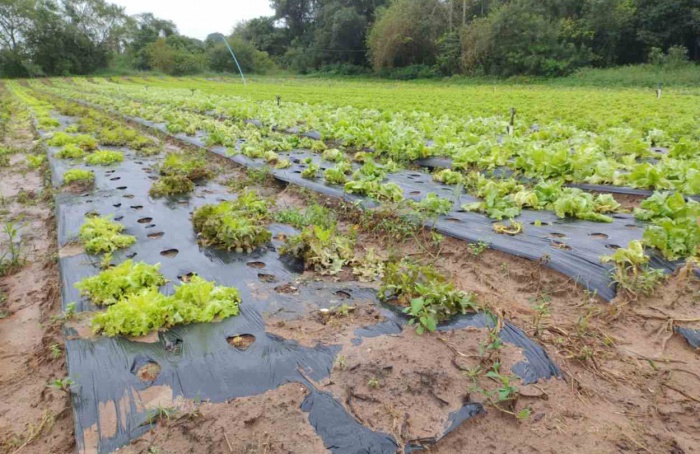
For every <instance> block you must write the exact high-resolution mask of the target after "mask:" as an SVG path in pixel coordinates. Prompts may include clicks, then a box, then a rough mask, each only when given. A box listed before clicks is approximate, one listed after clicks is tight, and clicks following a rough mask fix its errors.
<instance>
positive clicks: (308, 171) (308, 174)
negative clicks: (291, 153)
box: [301, 162, 321, 180]
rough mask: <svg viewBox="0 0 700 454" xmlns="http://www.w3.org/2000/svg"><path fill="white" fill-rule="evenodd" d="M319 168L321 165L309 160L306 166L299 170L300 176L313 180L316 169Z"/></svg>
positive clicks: (316, 175)
mask: <svg viewBox="0 0 700 454" xmlns="http://www.w3.org/2000/svg"><path fill="white" fill-rule="evenodd" d="M319 170H321V166H320V165H318V164H315V163H313V162H310V163H309V164H308V165H307V167H306V168H305V169H304V170H302V171H301V177H302V178H306V179H307V180H314V179H316V178H318V171H319Z"/></svg>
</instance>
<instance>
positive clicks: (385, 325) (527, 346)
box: [355, 304, 561, 385]
mask: <svg viewBox="0 0 700 454" xmlns="http://www.w3.org/2000/svg"><path fill="white" fill-rule="evenodd" d="M382 307H383V308H384V310H382V315H383V316H384V317H385V318H386V320H385V321H384V322H381V323H378V324H376V325H371V326H364V327H361V328H358V329H356V330H355V334H356V335H357V336H358V341H357V342H356V343H355V344H356V345H359V343H360V341H361V340H362V339H363V338H372V337H378V336H386V335H392V334H398V333H400V332H401V331H402V329H403V326H405V325H407V324H408V321H409V317H408V316H407V315H406V314H404V313H403V312H402V311H401V310H400V308H398V307H395V306H391V305H386V304H385V305H382ZM495 326H496V323H495V321H494V320H493V319H492V318H491V317H490V316H488V315H487V314H486V313H485V312H477V313H469V314H464V315H456V316H454V317H452V318H451V319H450V320H447V321H445V322H442V323H440V324H439V325H438V327H437V331H438V332H450V331H455V330H460V329H464V328H467V327H471V328H494V327H495ZM498 337H499V338H500V339H501V340H502V341H503V342H504V343H506V344H511V345H514V346H516V347H518V348H519V349H520V350H521V351H522V353H523V356H524V357H525V361H521V362H519V363H517V364H515V366H514V367H513V369H512V372H513V373H514V374H515V375H517V376H518V377H519V378H520V379H522V381H523V383H524V384H526V385H529V384H532V383H537V381H538V380H540V379H544V380H549V379H550V378H558V377H561V370H560V369H559V367H557V365H556V364H555V363H554V361H552V359H551V358H550V357H549V355H548V354H547V352H546V351H545V350H544V348H542V346H540V345H539V344H538V343H536V342H534V341H533V340H532V339H530V338H529V337H527V335H526V334H525V333H524V332H523V331H522V330H521V329H520V328H518V327H516V326H515V325H513V324H512V323H510V322H508V321H505V322H504V324H503V327H502V328H501V330H500V331H499V333H498Z"/></svg>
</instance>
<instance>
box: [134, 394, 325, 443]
mask: <svg viewBox="0 0 700 454" xmlns="http://www.w3.org/2000/svg"><path fill="white" fill-rule="evenodd" d="M307 394H308V390H307V389H306V388H305V387H304V386H302V385H299V384H296V383H292V384H288V385H284V386H281V387H279V388H277V389H275V390H273V391H269V392H266V393H264V394H261V395H259V396H252V397H244V398H241V399H235V400H232V401H229V402H225V403H220V404H213V403H202V404H198V405H197V404H193V407H192V408H191V409H189V411H187V412H183V413H176V414H174V415H173V416H171V417H170V419H163V420H161V421H160V422H159V424H158V426H157V427H156V428H154V429H153V430H151V431H150V432H148V433H147V434H146V435H144V436H143V437H141V438H139V439H138V440H136V441H134V442H133V443H132V444H131V445H130V446H128V447H126V448H123V449H122V452H124V453H125V454H141V453H143V454H147V453H152V452H163V453H168V454H186V453H187V454H190V453H191V454H199V453H204V452H207V453H209V452H210V453H237V454H238V453H241V454H264V453H267V454H292V453H309V454H321V453H325V452H327V451H326V449H325V448H324V446H323V442H322V441H321V439H320V438H319V437H318V435H316V433H315V432H314V429H313V428H312V427H311V425H310V424H309V421H308V415H307V414H306V413H304V412H303V411H301V408H300V407H301V403H302V401H303V400H304V397H306V395H307Z"/></svg>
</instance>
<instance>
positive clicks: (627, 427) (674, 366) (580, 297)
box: [0, 145, 700, 454]
mask: <svg viewBox="0 0 700 454" xmlns="http://www.w3.org/2000/svg"><path fill="white" fill-rule="evenodd" d="M175 148H176V147H175V146H174V145H171V149H175ZM216 162H217V163H221V164H223V161H219V160H217V161H216ZM226 165H229V166H230V164H226ZM2 171H3V172H7V171H8V170H7V169H3V170H2ZM0 175H4V174H0ZM230 175H231V173H227V174H224V175H222V177H221V178H222V179H223V178H225V177H227V176H230ZM234 175H236V178H235V179H241V178H242V174H240V173H234ZM4 181H6V180H5V178H4V176H3V178H1V179H0V185H2V184H3V183H2V182H4ZM7 181H9V180H7ZM13 181H14V180H13ZM23 184H24V185H25V186H26V188H25V189H26V190H27V191H34V192H37V193H38V192H40V190H41V179H40V178H36V181H35V184H34V185H29V184H28V183H26V182H23ZM13 187H14V186H13V185H7V186H5V185H3V186H0V188H1V189H2V191H3V195H5V191H8V192H7V194H11V193H12V192H10V191H11V190H12V189H11V188H13ZM259 189H261V192H263V193H264V194H267V195H270V196H274V197H275V200H276V202H277V205H278V207H284V206H291V207H302V206H304V205H305V204H307V203H308V195H305V194H303V193H301V192H299V191H296V190H294V189H292V188H287V189H282V188H279V187H277V186H274V185H267V186H264V187H260V188H259ZM11 197H16V195H15V196H11ZM321 201H322V202H323V203H324V204H327V205H328V206H331V207H333V208H334V209H336V211H337V212H338V213H339V215H340V217H341V228H342V229H345V230H347V229H350V228H353V226H354V225H355V224H356V223H357V222H358V220H357V218H356V217H354V215H351V214H350V211H349V210H346V209H345V208H344V207H342V206H340V205H339V204H338V203H337V202H331V201H325V200H322V199H321ZM618 201H620V202H621V203H623V205H624V206H625V207H626V208H628V209H632V208H634V207H635V206H637V205H638V202H639V201H638V200H637V199H635V198H633V197H630V198H629V200H626V199H625V198H624V197H623V198H622V199H618ZM42 203H43V202H41V200H39V201H38V202H37V203H36V205H35V206H32V207H31V209H29V208H28V207H26V206H20V205H18V204H15V203H14V202H13V203H12V204H11V205H10V208H9V210H10V211H9V213H8V215H9V216H10V217H13V216H17V215H18V214H19V212H20V211H22V210H24V212H25V213H27V214H26V217H25V219H28V220H29V221H28V222H31V229H30V231H31V234H29V233H28V234H27V237H26V241H27V242H28V244H29V245H30V246H28V249H29V250H35V251H37V252H35V253H34V255H33V257H34V259H33V260H29V261H28V264H27V266H26V267H25V268H23V269H22V270H20V271H19V272H18V274H15V275H13V276H10V277H6V278H3V279H0V285H1V286H2V289H3V291H4V293H5V295H6V296H7V302H6V303H4V306H3V308H2V309H3V310H6V311H7V313H8V317H6V318H5V319H3V320H0V346H2V347H1V348H2V349H3V350H2V351H1V352H0V353H1V355H2V356H0V440H3V443H4V445H0V446H3V447H9V451H8V452H13V451H14V450H16V449H17V448H18V447H21V445H22V443H24V441H26V440H29V441H30V443H29V444H28V445H27V446H26V447H24V448H23V451H22V452H57V453H61V452H71V451H72V450H73V449H74V446H73V432H72V421H71V420H70V410H69V409H68V405H69V402H68V399H67V398H66V395H65V393H63V392H60V391H54V390H49V389H48V388H46V386H45V385H46V383H47V382H48V381H50V380H51V379H54V378H60V377H63V376H65V365H64V362H63V359H61V358H62V357H61V358H59V359H56V360H54V359H53V356H52V355H51V353H50V351H51V349H50V345H53V344H54V343H56V344H58V345H60V336H59V335H58V331H57V330H56V329H55V328H51V325H50V324H49V323H48V320H50V316H51V315H52V314H56V313H58V307H57V305H58V294H57V292H56V290H55V288H56V286H57V283H58V279H59V278H58V275H57V272H56V266H55V260H53V259H52V260H42V257H44V258H45V256H46V255H47V254H49V256H50V257H53V256H55V254H57V251H56V247H55V240H54V238H55V233H54V232H53V231H52V228H53V227H51V226H52V225H53V224H52V223H53V220H51V214H50V213H51V211H50V210H49V209H48V207H44V208H42V207H43V205H42ZM15 205H16V206H15ZM34 210H36V212H35V211H34ZM42 210H43V211H42ZM30 215H31V216H30ZM32 216H34V217H32ZM32 219H33V220H32ZM3 220H4V219H3ZM42 229H43V230H42ZM42 238H43V239H42ZM358 245H359V246H358V249H359V250H360V252H361V251H362V249H364V250H369V249H370V248H372V249H374V250H375V251H378V254H379V255H380V256H382V257H383V258H388V257H410V258H413V259H415V260H419V261H422V262H424V263H426V264H431V265H433V266H435V267H436V268H437V269H438V270H440V271H441V272H443V273H445V274H446V275H448V276H449V277H450V278H451V280H452V281H453V282H454V283H455V284H456V286H457V287H458V288H460V289H462V290H465V291H469V292H473V293H474V294H475V295H476V298H477V300H478V301H479V302H480V303H482V304H483V305H485V306H487V307H488V308H490V309H491V311H492V312H493V313H495V314H498V315H499V316H501V317H503V318H504V319H507V320H509V321H511V322H513V323H514V324H516V325H517V326H519V327H520V328H522V329H523V330H524V331H525V332H526V333H527V334H528V335H529V336H530V337H531V338H533V339H534V340H535V341H537V342H539V343H541V344H542V345H543V346H544V347H545V349H546V350H547V352H548V354H549V355H550V356H551V357H552V359H553V360H554V362H555V363H556V364H557V365H559V366H560V367H561V369H562V378H560V379H553V380H549V381H540V382H539V383H537V384H534V385H528V386H523V385H522V384H521V383H520V381H519V380H518V381H516V382H515V383H514V384H515V385H516V386H517V387H518V393H517V400H515V401H513V402H512V403H511V406H510V407H507V408H504V407H500V406H499V407H497V406H495V405H493V403H492V402H490V401H489V398H488V397H487V395H486V392H488V391H493V390H494V389H495V387H496V384H495V383H494V382H493V381H492V380H489V379H487V378H484V377H483V375H480V376H477V377H476V378H472V376H474V375H475V374H474V371H476V370H478V368H482V369H485V368H488V367H491V366H492V364H493V360H494V358H490V359H484V355H483V353H482V347H483V345H484V343H485V342H486V340H487V338H488V332H487V330H483V329H464V330H459V331H454V332H449V333H441V334H424V335H422V336H419V335H417V334H416V333H415V331H414V330H412V329H410V328H407V329H405V330H404V331H403V332H402V333H401V334H397V335H393V336H382V337H376V338H366V339H363V340H362V341H361V342H360V343H359V344H358V343H357V342H353V339H355V338H356V337H357V335H356V333H355V331H356V329H357V328H359V327H364V326H368V325H372V324H376V323H378V322H381V321H382V320H383V317H382V315H381V311H380V309H379V308H377V307H376V306H373V305H371V304H370V303H369V302H366V301H352V305H351V307H350V309H349V310H348V312H347V314H344V313H339V312H331V313H328V312H322V311H319V310H310V312H309V313H308V314H307V315H305V316H303V317H299V318H298V319H294V320H288V319H284V320H283V319H281V318H276V317H275V316H273V315H270V316H268V318H267V319H266V323H267V330H268V331H269V332H270V333H273V334H277V335H280V336H282V337H284V338H287V339H292V340H295V341H297V342H299V343H300V344H303V345H307V346H314V345H317V344H319V343H322V344H331V345H339V346H340V347H341V351H340V353H339V354H338V357H337V360H336V364H335V366H334V368H333V371H332V373H331V375H330V377H329V378H328V379H326V380H323V381H322V382H320V383H315V386H317V387H318V389H320V390H323V391H328V392H331V393H333V394H334V395H335V396H336V397H337V398H338V400H339V401H340V402H341V403H342V404H343V405H344V406H345V408H346V409H347V410H348V412H350V413H351V414H352V415H354V417H355V418H356V419H357V420H358V421H360V422H362V423H363V424H365V425H366V426H368V427H370V428H372V429H373V430H376V431H382V432H387V433H390V434H392V435H393V436H394V437H395V438H396V440H397V441H399V443H400V444H402V443H405V442H408V441H411V440H417V439H430V438H439V437H440V436H441V435H442V433H443V432H444V430H445V427H446V423H447V416H448V415H449V414H450V413H451V412H453V411H455V410H457V409H458V408H460V406H461V405H462V404H464V403H465V402H467V401H473V402H481V403H483V405H484V408H485V410H486V413H485V414H484V415H481V416H478V417H475V418H473V419H471V420H469V421H467V422H466V423H464V424H462V425H461V426H460V427H458V428H457V429H456V430H455V431H454V432H452V433H451V434H449V435H447V436H446V437H445V438H443V439H441V440H439V441H438V442H437V444H436V445H435V446H432V447H430V449H431V451H430V452H438V453H463V452H467V451H468V452H472V451H473V452H488V453H557V452H591V453H608V452H630V453H672V454H680V453H693V452H698V451H700V448H698V446H700V420H699V419H698V416H697V415H698V408H700V354H699V352H697V351H694V350H693V349H692V348H691V347H690V346H689V345H688V344H687V343H686V342H685V340H684V339H682V338H681V337H680V336H679V335H678V334H676V333H674V327H677V326H688V327H695V328H698V327H700V319H698V303H700V281H698V279H697V278H696V277H694V276H693V273H692V272H689V269H686V270H682V271H681V272H678V273H676V274H675V275H673V276H671V277H669V278H668V279H667V280H666V282H664V283H663V284H662V285H661V286H660V287H659V288H658V289H657V290H656V292H654V294H653V295H651V296H645V297H639V298H636V299H634V300H632V299H629V298H628V299H624V298H619V299H618V300H616V301H613V302H612V303H606V302H604V301H601V300H600V299H598V298H596V297H595V296H593V295H590V294H588V293H587V292H585V291H584V290H583V289H581V288H579V287H577V286H576V285H575V284H574V283H573V281H572V280H571V279H569V278H567V277H565V276H563V275H561V274H558V273H556V272H554V271H552V270H550V269H548V268H546V267H545V266H543V265H541V264H538V263H535V262H531V261H528V260H525V259H519V258H516V257H513V256H510V255H507V254H503V253H500V252H497V251H493V250H485V251H483V252H481V253H475V252H474V251H473V250H472V249H471V248H470V247H469V246H468V245H467V244H466V243H464V242H462V241H458V240H454V239H450V238H444V239H443V240H442V241H441V242H439V243H437V244H436V243H435V242H434V241H433V238H432V237H431V234H430V233H429V232H423V233H420V234H419V235H417V237H416V238H409V239H407V240H405V241H398V240H396V239H395V238H387V237H386V235H383V234H382V232H368V231H363V230H362V229H360V231H359V234H358ZM40 252H41V253H40ZM65 253H71V250H68V249H67V250H66V251H65ZM22 273H26V274H22ZM303 279H333V280H340V281H343V280H353V279H355V278H354V276H353V274H352V273H351V272H350V271H349V270H344V271H343V273H341V274H340V275H339V276H337V277H321V276H318V275H315V274H314V273H310V272H307V273H305V274H304V276H303ZM377 284H378V283H376V282H373V283H368V284H366V285H369V286H374V287H376V286H377ZM295 285H298V283H283V282H281V283H280V291H284V292H289V293H294V292H295ZM52 289H53V290H52ZM10 320H12V321H10ZM39 323H41V325H39ZM86 335H87V334H86ZM252 341H254V339H247V338H245V337H237V338H231V339H230V342H231V344H232V345H233V346H234V347H236V348H241V349H245V348H246V347H247V346H248V345H250V342H252ZM497 359H498V360H499V362H500V364H501V366H500V367H501V371H502V372H503V373H504V374H508V373H509V372H510V371H511V368H512V366H513V365H514V364H516V363H517V362H519V361H522V360H523V358H522V353H521V352H520V351H519V350H518V349H516V348H513V347H508V346H506V347H505V348H503V349H502V351H501V353H500V355H499V357H498V358H497ZM158 372H159V371H157V370H155V369H153V368H147V369H145V370H144V371H143V376H144V377H145V378H146V379H150V378H152V377H153V376H154V374H157V373H158ZM307 393H308V390H307V389H306V388H305V387H304V386H303V385H300V384H296V383H291V384H288V385H285V386H283V387H280V388H278V389H276V390H273V391H269V392H267V393H264V394H261V395H257V396H250V397H245V398H240V399H235V400H231V401H228V402H223V403H209V402H203V403H197V402H192V401H187V402H182V401H180V402H178V405H177V408H178V410H177V411H175V412H174V413H173V414H171V415H169V416H166V417H163V418H161V420H160V421H159V423H158V424H157V425H156V426H155V427H154V428H153V429H152V430H150V431H149V432H148V433H147V434H146V435H144V436H143V437H141V438H139V439H138V440H135V441H134V442H133V443H132V444H131V445H130V446H127V447H125V448H122V450H121V452H126V453H133V454H136V453H150V452H164V453H200V452H212V453H219V452H221V453H229V452H230V453H302V452H303V453H321V452H327V450H326V449H325V448H324V444H323V442H322V440H321V439H320V438H319V437H318V435H317V434H316V433H315V432H314V430H313V428H312V427H311V426H310V424H309V422H308V415H307V414H306V413H304V412H302V411H301V409H300V405H301V402H302V401H303V399H304V397H305V396H306V395H307ZM158 402H159V403H160V402H161V400H158ZM166 403H167V402H166ZM523 409H529V410H530V416H529V417H527V418H525V419H523V420H518V419H517V418H515V417H514V416H513V415H512V414H510V413H508V412H514V411H519V410H523ZM47 410H48V411H49V412H50V414H51V415H53V417H54V425H53V429H52V430H50V429H47V427H48V426H49V424H48V423H45V424H44V425H43V426H42V425H41V422H42V421H43V420H46V419H48V418H44V415H45V412H46V411H47ZM39 427H40V428H41V430H37V428H39ZM33 433H38V436H36V437H33V436H32V434H33Z"/></svg>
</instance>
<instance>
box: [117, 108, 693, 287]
mask: <svg viewBox="0 0 700 454" xmlns="http://www.w3.org/2000/svg"><path fill="white" fill-rule="evenodd" d="M114 110H115V112H116V113H119V114H124V112H128V113H136V114H139V115H144V116H145V117H147V118H162V117H160V116H158V114H157V113H154V112H156V110H155V108H151V109H149V108H146V107H143V106H141V105H139V106H138V107H136V106H131V107H125V108H123V109H120V108H116V109H114ZM154 115H155V117H153V116H154ZM178 115H183V116H185V117H187V118H188V119H190V120H191V122H195V121H200V122H201V123H200V124H201V125H203V126H202V127H204V128H205V129H203V130H196V131H195V132H194V133H193V135H187V134H185V133H179V134H176V135H175V137H177V138H179V139H180V140H183V141H185V142H187V143H190V144H194V145H197V146H199V147H206V146H207V145H208V144H210V143H211V142H212V141H211V140H210V138H211V137H212V136H217V137H228V138H227V139H226V140H227V141H233V140H234V139H235V138H238V140H237V141H236V145H235V148H234V149H231V148H224V147H223V146H209V147H208V148H209V149H210V150H212V151H214V152H215V153H218V154H220V155H222V156H230V158H231V159H233V160H234V161H236V162H238V163H240V164H243V165H247V166H257V167H259V166H263V165H268V166H270V167H274V168H273V169H272V170H271V171H272V173H273V174H274V175H275V177H277V178H279V179H281V180H283V181H286V182H291V183H294V184H297V185H302V186H306V187H309V188H311V189H314V190H316V191H319V192H321V193H324V194H327V195H332V196H334V197H345V198H347V197H348V196H347V194H356V195H351V196H350V198H351V200H360V199H359V198H358V197H359V196H367V197H369V198H371V199H374V200H376V201H379V202H384V203H398V204H399V205H398V207H397V209H399V210H400V209H401V207H402V205H403V206H406V205H407V206H408V207H409V208H410V210H411V211H412V212H414V213H418V219H419V220H421V219H422V220H423V222H425V223H426V224H428V225H430V226H433V227H435V228H436V229H437V230H438V231H440V232H441V233H446V234H449V235H451V236H454V237H457V238H461V239H466V240H469V241H472V242H482V243H486V244H488V245H490V246H491V247H493V248H494V249H498V250H501V251H504V252H508V253H510V254H513V255H517V256H521V257H526V258H529V259H531V260H536V261H540V262H542V263H545V264H546V265H547V266H549V267H551V268H553V269H555V270H557V271H560V272H562V273H564V274H566V275H568V276H571V277H573V278H574V279H575V280H576V282H579V283H581V284H582V285H585V286H586V287H588V288H589V289H590V290H592V291H595V292H597V293H598V294H599V295H600V296H602V297H603V298H605V299H612V298H613V297H614V296H615V294H616V287H615V284H619V285H621V287H622V288H623V289H624V290H625V292H627V293H629V294H631V295H635V294H638V293H649V292H650V291H651V290H652V289H653V287H654V285H655V283H657V282H658V281H659V280H660V279H661V277H662V275H663V273H660V272H658V271H656V270H662V271H663V272H668V271H672V270H673V269H675V268H676V267H677V266H678V265H679V262H678V261H679V260H682V259H686V258H689V257H691V258H692V257H693V256H695V255H696V254H697V253H698V245H700V226H698V225H697V223H696V222H695V217H694V213H695V210H696V209H697V208H696V207H697V206H698V204H697V203H696V202H694V201H688V202H685V201H684V200H683V198H682V197H681V196H680V195H678V193H676V194H677V195H676V196H674V198H673V200H676V199H679V200H680V201H681V202H682V203H684V204H686V205H687V206H688V209H687V210H683V211H678V212H677V213H676V214H674V218H671V217H669V215H668V213H669V212H668V210H666V211H665V212H658V213H657V214H656V215H653V216H648V215H646V214H645V213H646V211H648V210H649V209H651V208H650V207H651V206H652V205H653V204H655V203H656V202H655V200H670V197H671V196H670V194H662V193H658V194H656V195H654V196H653V198H651V199H650V200H649V201H647V202H644V204H645V205H644V207H643V208H642V209H641V210H637V211H636V212H635V216H632V215H629V214H626V213H623V212H622V210H621V208H620V205H619V204H618V203H617V202H616V201H615V199H614V198H613V197H611V196H610V195H597V196H593V195H591V194H589V193H586V192H584V191H581V190H580V189H575V188H567V187H563V186H562V184H561V182H560V181H551V180H550V181H540V182H539V183H533V184H530V185H524V184H522V183H521V182H519V181H517V180H514V179H489V178H486V177H484V176H483V175H481V174H478V173H470V174H467V175H465V174H462V173H460V172H455V171H452V170H441V171H438V172H436V173H435V174H434V175H433V178H432V181H431V178H430V177H429V176H428V175H426V174H424V173H416V172H411V171H406V170H401V169H400V167H399V166H397V165H396V164H395V163H394V162H393V161H391V160H389V161H386V162H385V163H384V164H376V163H375V161H374V159H373V156H372V155H370V154H367V153H363V152H359V153H357V154H356V155H355V156H354V161H355V162H352V161H351V158H350V157H349V156H346V155H345V154H344V153H342V152H341V151H339V150H338V149H333V148H326V145H325V144H324V143H323V142H320V141H314V140H312V139H309V138H299V137H296V136H290V135H285V134H278V133H270V135H269V136H267V137H268V138H267V139H265V140H268V142H266V143H264V144H263V145H261V146H259V145H255V144H253V145H251V141H250V140H249V139H250V137H253V138H254V137H256V134H257V135H258V136H259V135H260V130H258V129H257V128H255V127H253V126H251V125H249V124H248V125H246V124H245V123H243V122H238V123H235V122H232V121H231V120H227V121H223V122H221V121H216V120H214V119H211V118H209V117H207V116H204V115H200V114H195V113H192V112H183V113H180V114H178ZM129 118H131V119H132V120H135V121H137V122H139V123H141V124H143V125H145V126H148V127H151V128H156V129H158V130H160V131H162V132H164V133H166V134H172V133H171V132H170V129H171V128H170V127H169V126H170V124H171V123H153V122H152V121H150V120H146V119H144V118H142V117H140V116H139V117H129ZM195 124H196V123H195ZM253 142H254V143H257V142H255V139H254V140H253ZM265 146H270V147H272V148H273V150H274V151H273V150H268V151H265ZM298 147H307V148H306V149H296V150H294V151H286V150H289V149H294V148H298ZM314 149H315V150H317V152H314ZM358 161H359V162H358ZM464 188H466V189H468V192H469V194H467V193H465V192H466V191H465V190H464ZM471 194H473V195H474V196H476V197H480V199H477V198H475V197H473V196H472V195H471ZM404 198H406V199H407V200H408V202H403V200H404ZM363 200H365V199H363ZM365 202H366V200H365ZM528 208H529V209H528ZM533 208H534V209H535V210H532V209H533ZM473 212H476V213H473ZM479 212H483V213H485V214H486V215H488V217H486V216H482V215H480V214H477V213H479ZM664 213H665V214H664ZM489 218H493V219H495V220H503V219H510V220H509V221H508V222H495V223H494V221H491V220H490V219H489ZM571 218H578V219H580V220H578V221H576V222H572V221H571ZM582 220H585V221H589V222H584V221H582ZM590 221H594V222H590ZM637 241H643V242H644V243H643V245H644V246H646V247H647V249H646V251H645V252H644V253H643V256H642V257H640V258H638V259H635V260H622V259H621V258H620V257H630V256H633V255H634V252H633V251H635V250H637V249H638V245H637V243H635V242H637ZM626 245H629V250H628V249H627V248H626V247H625V246H626ZM621 248H622V249H624V251H623V252H622V253H620V254H617V255H616V257H617V258H616V259H614V260H610V259H608V258H606V257H609V256H611V255H612V254H613V253H614V252H615V250H617V249H621ZM625 251H629V252H625ZM640 276H641V277H640Z"/></svg>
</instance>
